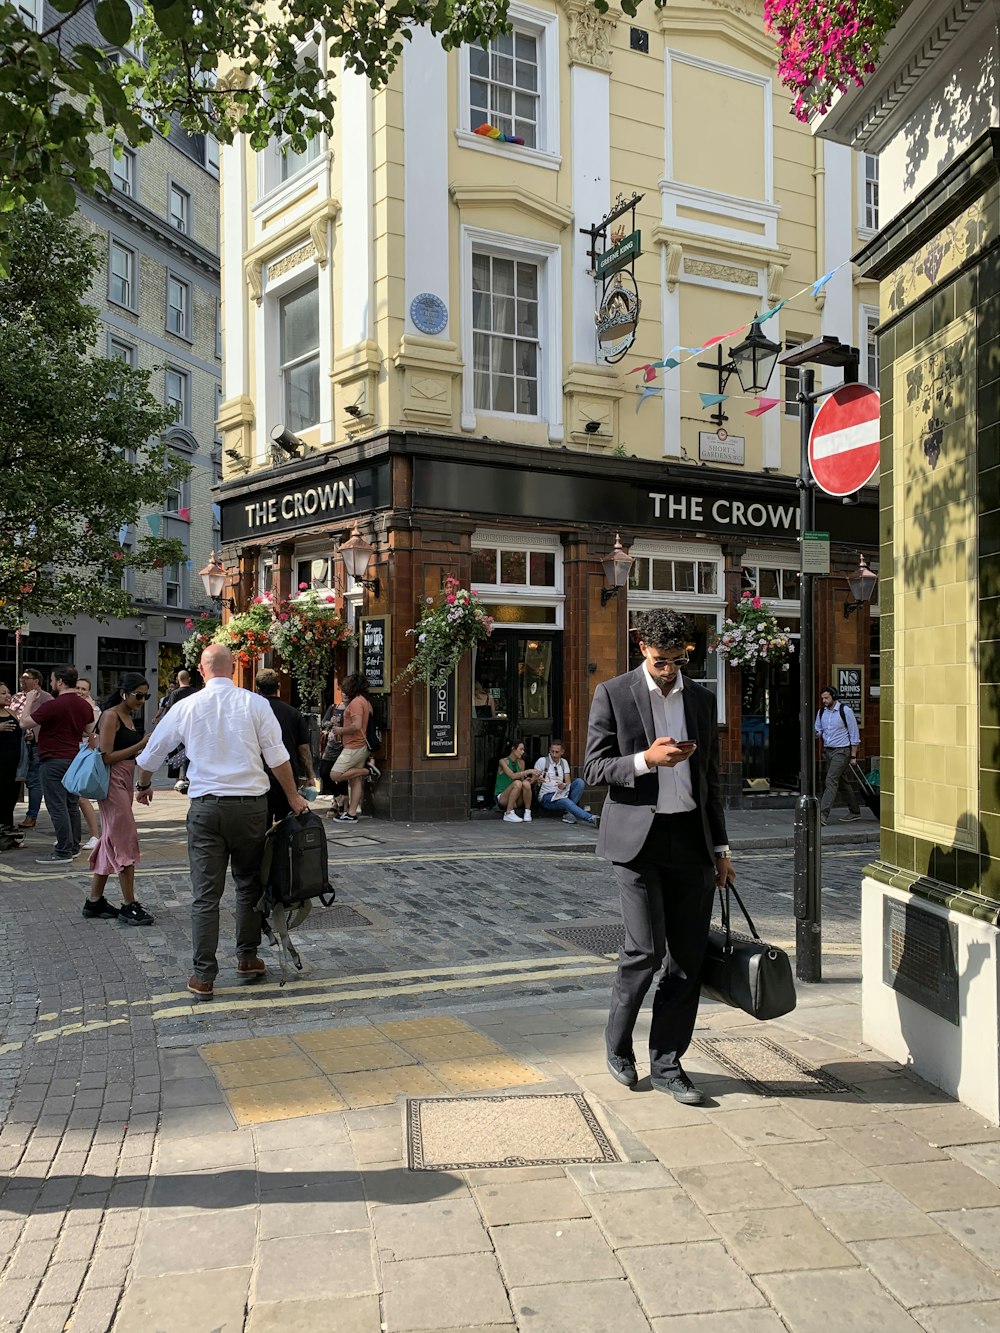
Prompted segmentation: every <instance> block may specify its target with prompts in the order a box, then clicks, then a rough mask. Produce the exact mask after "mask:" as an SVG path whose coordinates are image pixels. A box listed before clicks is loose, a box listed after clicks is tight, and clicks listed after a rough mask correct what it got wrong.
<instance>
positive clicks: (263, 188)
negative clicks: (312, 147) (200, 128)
mask: <svg viewBox="0 0 1000 1333" xmlns="http://www.w3.org/2000/svg"><path fill="white" fill-rule="evenodd" d="M307 56H313V57H315V59H316V61H317V63H318V64H319V66H320V68H321V69H322V70H323V74H324V77H327V76H328V75H329V69H328V65H327V56H326V43H325V42H321V43H320V45H319V47H317V46H316V45H315V43H312V42H303V44H302V46H301V47H300V48H299V50H298V53H297V59H298V60H299V61H302V60H303V59H304V58H305V57H307ZM285 141H286V140H285V136H275V137H274V138H273V139H272V140H271V142H270V143H269V144H268V146H267V147H266V148H263V149H261V151H260V152H259V153H258V154H257V201H256V203H255V205H254V211H256V210H257V209H259V208H261V206H262V205H263V206H264V212H265V216H269V215H270V214H271V213H272V212H277V211H279V210H280V209H281V208H282V207H284V205H285V203H287V202H289V201H290V199H291V198H292V197H293V196H294V195H298V194H301V193H302V191H303V188H304V187H306V186H309V185H311V184H312V183H313V182H314V181H316V180H318V179H320V178H321V177H322V176H323V175H324V174H325V173H326V171H327V167H328V162H329V149H330V145H329V141H328V137H327V135H326V134H325V133H320V134H317V135H315V136H314V138H313V140H312V142H313V143H315V144H316V145H317V149H316V156H315V157H314V158H312V159H311V160H310V161H308V162H303V164H302V166H301V167H300V168H299V169H298V171H295V172H293V173H292V175H290V176H288V177H286V178H285V179H284V180H282V179H281V158H282V152H281V145H282V143H284V142H285ZM216 154H218V147H216ZM215 171H216V174H217V173H218V167H217V166H216V167H215ZM258 220H259V221H263V218H260V219H258Z"/></svg>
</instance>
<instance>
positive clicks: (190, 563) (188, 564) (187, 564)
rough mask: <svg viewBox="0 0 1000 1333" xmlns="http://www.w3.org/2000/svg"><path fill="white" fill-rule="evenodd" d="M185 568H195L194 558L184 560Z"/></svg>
mask: <svg viewBox="0 0 1000 1333" xmlns="http://www.w3.org/2000/svg"><path fill="white" fill-rule="evenodd" d="M184 568H185V569H193V568H194V561H193V560H185V561H184Z"/></svg>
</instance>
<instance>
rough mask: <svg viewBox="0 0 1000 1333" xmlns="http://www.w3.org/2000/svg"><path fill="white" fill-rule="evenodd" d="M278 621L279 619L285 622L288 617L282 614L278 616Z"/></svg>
mask: <svg viewBox="0 0 1000 1333" xmlns="http://www.w3.org/2000/svg"><path fill="white" fill-rule="evenodd" d="M278 619H279V620H287V619H288V615H287V613H286V614H282V615H280V616H279V617H278Z"/></svg>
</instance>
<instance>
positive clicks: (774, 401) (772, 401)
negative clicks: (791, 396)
mask: <svg viewBox="0 0 1000 1333" xmlns="http://www.w3.org/2000/svg"><path fill="white" fill-rule="evenodd" d="M780 402H781V399H780V398H758V399H757V406H756V407H751V408H750V409H749V411H748V412H747V416H748V417H762V416H763V415H764V413H765V412H770V410H771V408H772V407H777V406H778V404H779V403H780Z"/></svg>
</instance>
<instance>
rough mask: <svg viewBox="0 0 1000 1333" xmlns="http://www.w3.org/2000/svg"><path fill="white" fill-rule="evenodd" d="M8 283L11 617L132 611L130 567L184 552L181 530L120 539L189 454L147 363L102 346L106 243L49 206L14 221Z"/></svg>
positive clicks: (2, 606) (7, 570)
mask: <svg viewBox="0 0 1000 1333" xmlns="http://www.w3.org/2000/svg"><path fill="white" fill-rule="evenodd" d="M7 238H8V246H9V273H8V276H7V278H6V279H4V280H2V281H0V403H2V404H3V409H2V411H0V476H2V477H3V485H2V487H0V532H2V534H3V539H2V542H0V626H3V627H4V628H8V629H13V628H16V627H17V626H18V625H21V624H24V623H26V622H27V621H28V620H30V619H31V618H33V617H37V616H47V617H50V618H51V619H53V620H55V621H56V622H57V623H58V622H60V621H63V620H67V619H69V618H71V617H72V616H74V615H78V614H83V615H89V616H95V617H97V618H104V617H106V616H117V615H127V614H128V613H129V611H130V610H131V600H130V598H129V597H128V595H127V594H126V593H125V592H124V591H123V590H122V587H121V582H122V573H123V571H124V570H125V568H126V567H128V566H131V567H132V568H135V569H150V568H155V567H159V566H162V565H164V564H170V563H173V562H175V561H177V560H182V559H184V550H183V547H182V545H181V544H180V543H179V542H177V541H174V540H167V539H161V538H153V537H151V536H147V537H145V538H143V539H142V540H141V541H139V542H138V543H137V544H136V546H135V548H134V549H133V550H131V551H125V550H123V549H122V548H121V547H120V546H119V542H118V536H119V532H120V529H121V528H122V526H123V525H126V524H128V525H131V524H135V523H138V521H139V515H140V511H141V509H142V508H143V507H144V506H149V505H153V504H158V503H161V502H162V501H163V499H164V498H165V496H166V492H167V488H168V486H169V485H170V484H171V482H172V481H174V480H176V479H177V478H179V477H182V476H184V475H186V473H187V471H188V467H187V464H186V463H184V462H182V461H181V460H180V459H178V458H177V457H176V456H175V455H174V454H173V452H172V451H171V450H170V449H169V447H168V446H167V445H166V444H164V443H163V442H162V440H161V439H160V436H161V432H162V431H163V430H164V429H165V428H166V427H167V426H168V425H169V424H170V422H171V420H172V417H171V414H170V413H168V412H166V411H164V409H163V408H162V407H161V406H160V405H159V403H158V402H157V401H156V399H155V398H154V397H153V395H152V394H151V393H150V391H149V375H148V372H146V371H141V370H133V369H131V367H129V366H127V365H126V364H125V363H124V362H123V361H118V360H114V361H110V360H107V359H105V358H104V357H101V356H96V355H95V354H94V347H95V342H96V337H97V332H98V324H99V321H98V315H97V311H96V310H95V309H94V308H93V307H92V306H90V305H88V304H87V302H86V299H85V298H86V295H87V292H88V289H89V287H90V283H91V280H92V277H93V274H94V272H95V270H96V268H97V266H98V257H97V251H96V247H95V244H94V242H93V241H92V240H91V239H90V238H88V237H86V236H85V235H84V234H83V233H82V232H81V231H80V230H79V229H78V228H77V227H76V226H75V225H74V224H73V223H72V222H69V221H66V220H65V219H61V218H56V217H54V216H53V215H51V214H50V213H47V212H46V211H45V210H44V209H42V208H39V207H33V208H28V209H25V210H23V211H21V212H20V213H18V214H17V215H16V218H15V219H14V220H13V221H12V225H11V226H10V227H9V229H8V232H7Z"/></svg>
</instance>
